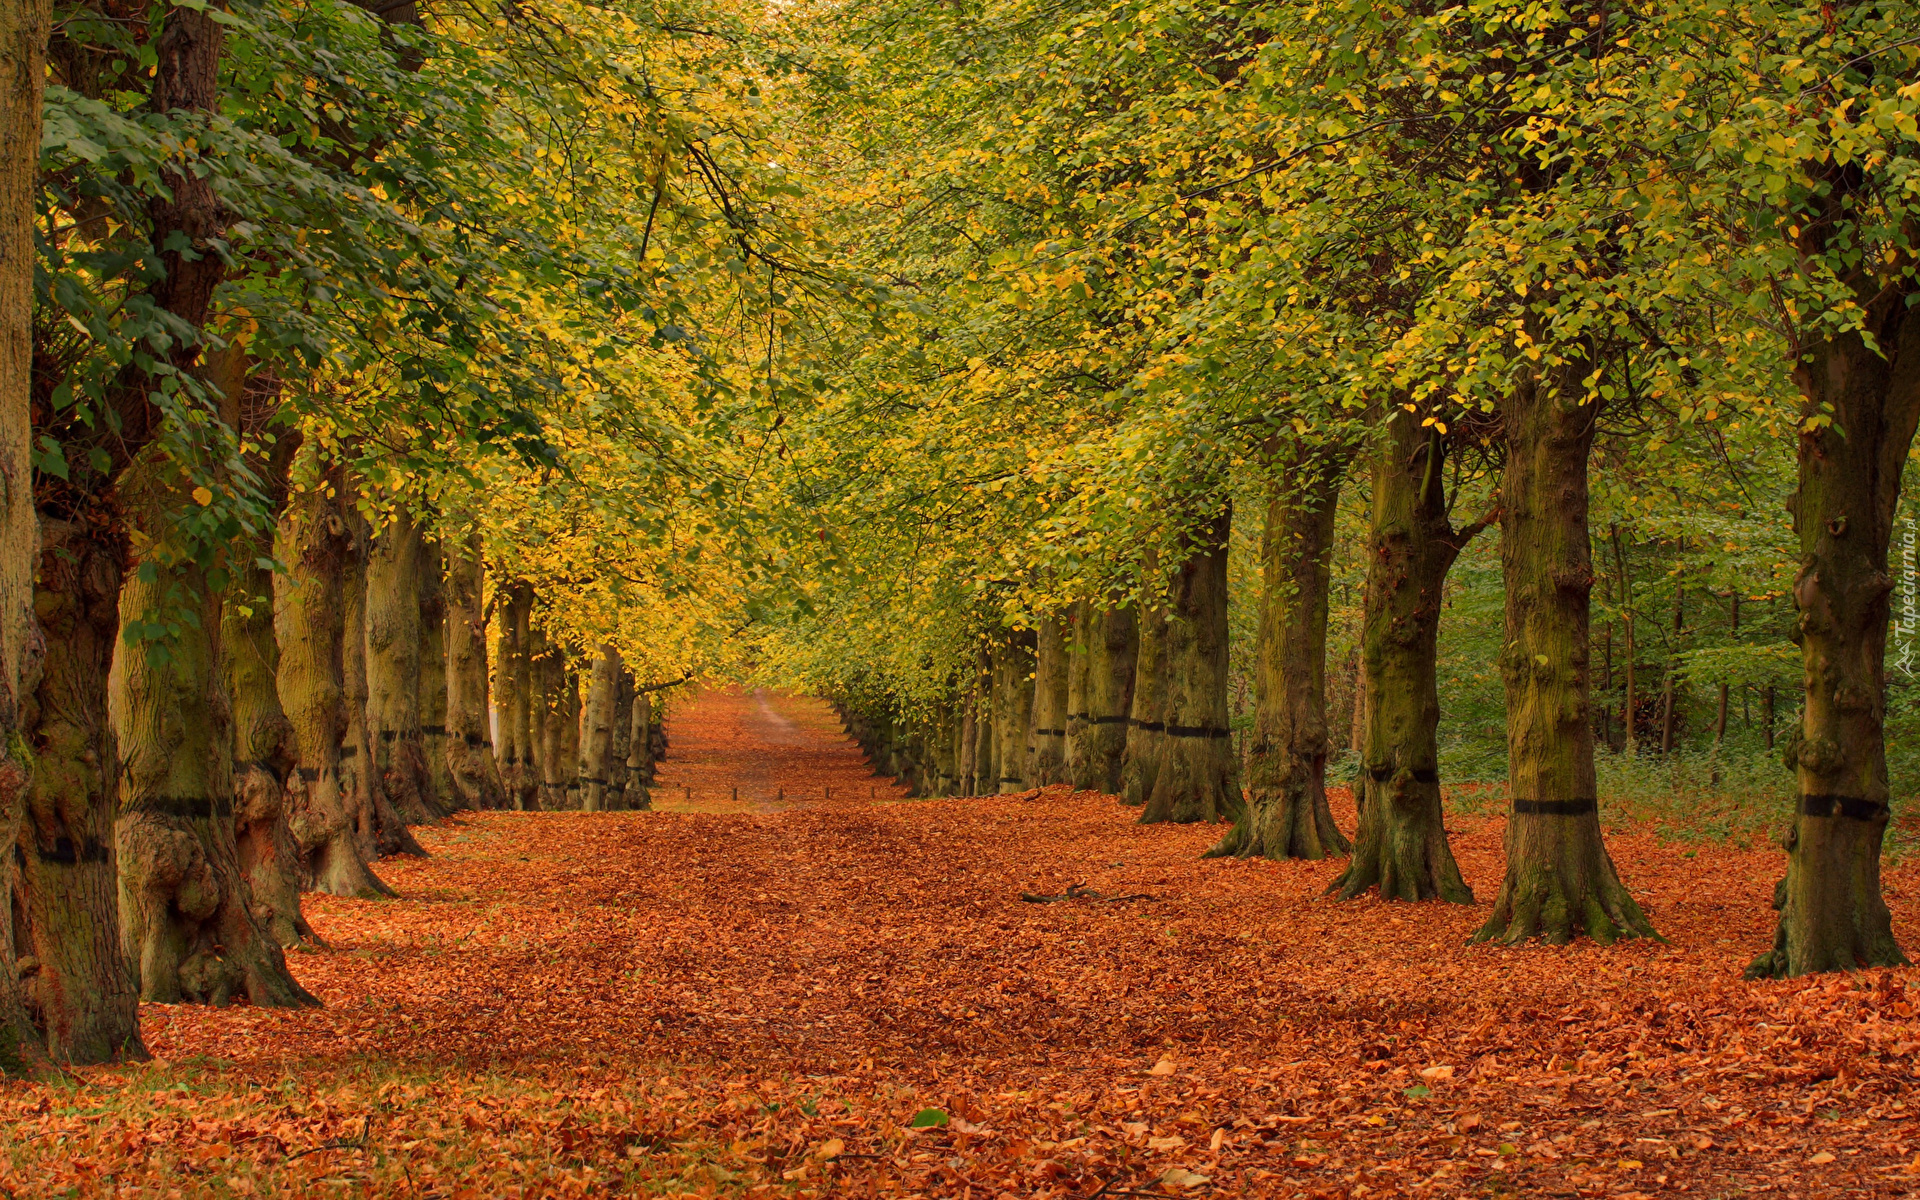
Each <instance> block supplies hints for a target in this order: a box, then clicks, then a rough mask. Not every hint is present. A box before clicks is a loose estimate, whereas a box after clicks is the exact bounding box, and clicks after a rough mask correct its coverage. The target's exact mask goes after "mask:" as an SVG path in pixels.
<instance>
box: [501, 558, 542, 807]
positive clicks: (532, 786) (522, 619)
mask: <svg viewBox="0 0 1920 1200" xmlns="http://www.w3.org/2000/svg"><path fill="white" fill-rule="evenodd" d="M506 611H507V617H506V619H507V620H508V621H510V622H512V625H511V628H512V630H513V661H512V663H511V664H509V665H508V667H507V668H506V669H507V671H508V672H509V673H510V674H511V675H512V678H513V692H512V696H513V701H512V704H511V705H510V706H509V707H508V709H507V721H508V724H509V726H510V727H511V728H512V730H513V740H512V745H513V757H512V769H511V775H510V777H509V778H508V779H507V780H506V781H505V782H506V785H507V790H508V792H509V794H511V795H512V797H513V807H514V808H515V810H517V811H522V812H524V811H526V810H527V809H530V808H536V807H538V806H539V800H538V796H539V790H540V769H539V764H538V762H537V761H536V760H537V759H538V757H539V750H538V738H539V730H540V722H539V719H538V717H537V716H536V714H537V713H538V712H539V711H540V710H539V708H538V700H537V693H538V691H539V686H540V685H539V679H540V676H539V674H538V671H539V668H538V667H537V666H536V664H535V661H534V633H535V631H534V628H533V587H532V585H531V584H529V583H527V582H526V581H525V580H518V581H516V582H515V583H514V585H513V590H512V592H511V593H510V594H509V597H508V604H507V610H506ZM504 642H505V639H504V638H503V639H502V643H503V644H504Z"/></svg>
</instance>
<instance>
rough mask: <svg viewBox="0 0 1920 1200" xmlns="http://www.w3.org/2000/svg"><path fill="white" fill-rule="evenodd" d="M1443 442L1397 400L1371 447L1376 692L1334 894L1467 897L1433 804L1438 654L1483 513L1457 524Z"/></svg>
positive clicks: (1369, 660)
mask: <svg viewBox="0 0 1920 1200" xmlns="http://www.w3.org/2000/svg"><path fill="white" fill-rule="evenodd" d="M1445 445H1446V444H1445V442H1444V441H1443V439H1442V436H1441V434H1440V433H1439V431H1438V430H1436V429H1435V428H1433V427H1432V426H1426V427H1422V426H1420V425H1419V424H1418V422H1417V420H1416V418H1415V416H1414V415H1413V414H1410V413H1407V412H1404V411H1402V410H1401V409H1400V408H1398V406H1396V407H1395V408H1394V410H1393V412H1392V415H1391V417H1390V419H1389V420H1388V422H1387V426H1386V428H1385V430H1383V431H1382V432H1381V434H1380V444H1379V450H1378V453H1377V454H1376V455H1375V456H1374V463H1373V515H1372V521H1371V525H1370V527H1369V533H1368V538H1367V549H1368V554H1367V591H1366V602H1365V618H1364V627H1363V633H1362V642H1363V646H1364V650H1363V653H1362V656H1361V669H1362V670H1363V671H1364V672H1365V680H1366V682H1365V684H1364V686H1365V688H1366V689H1367V694H1368V695H1370V696H1373V697H1374V698H1375V700H1374V703H1373V704H1372V705H1371V706H1370V707H1369V708H1368V710H1367V714H1366V721H1365V725H1366V728H1365V732H1364V735H1363V740H1362V743H1361V745H1362V749H1361V759H1360V776H1359V778H1358V779H1356V780H1355V781H1354V798H1355V800H1356V802H1357V803H1358V804H1359V808H1360V829H1359V834H1358V836H1357V837H1356V838H1355V839H1354V850H1353V861H1352V862H1351V863H1350V864H1348V866H1347V870H1346V872H1345V873H1344V874H1343V875H1341V876H1340V878H1339V879H1337V880H1335V881H1334V884H1333V888H1332V889H1330V890H1333V891H1337V892H1338V893H1339V895H1340V896H1341V898H1342V899H1351V898H1352V897H1354V896H1358V895H1360V894H1361V893H1362V892H1365V891H1366V890H1368V889H1369V888H1378V889H1379V893H1380V897H1381V898H1382V899H1384V900H1432V899H1435V898H1438V899H1442V900H1451V901H1453V902H1455V903H1457V904H1472V903H1473V890H1472V889H1471V888H1469V887H1468V886H1467V884H1466V881H1465V880H1464V879H1462V878H1461V876H1460V867H1459V865H1458V864H1457V863H1456V862H1454V858H1453V849H1452V847H1451V846H1449V845H1448V844H1447V830H1446V820H1445V815H1444V814H1443V813H1442V811H1441V807H1440V744H1439V737H1438V733H1439V726H1440V693H1439V669H1438V657H1437V656H1438V651H1439V633H1440V607H1441V601H1442V599H1443V598H1444V597H1443V595H1442V591H1443V589H1444V588H1445V586H1446V581H1447V572H1448V571H1449V570H1450V569H1451V568H1452V566H1453V561H1454V559H1455V558H1457V557H1459V554H1460V551H1461V550H1462V549H1463V548H1464V547H1465V546H1466V544H1467V542H1468V541H1470V540H1471V539H1472V538H1473V537H1474V536H1475V535H1477V534H1478V533H1479V532H1480V530H1481V529H1482V528H1484V527H1485V523H1484V522H1480V523H1475V524H1473V525H1469V526H1467V527H1465V528H1463V529H1459V530H1456V529H1454V527H1453V522H1452V520H1451V519H1450V518H1449V517H1448V515H1447V495H1446V484H1445V475H1444V474H1443V471H1442V468H1443V466H1444V465H1445V464H1444V458H1445Z"/></svg>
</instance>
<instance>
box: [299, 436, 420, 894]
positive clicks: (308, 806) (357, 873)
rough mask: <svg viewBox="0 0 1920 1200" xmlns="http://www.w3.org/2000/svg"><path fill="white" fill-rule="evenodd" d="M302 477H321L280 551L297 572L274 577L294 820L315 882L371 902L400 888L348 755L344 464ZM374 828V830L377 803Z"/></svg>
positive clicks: (348, 558)
mask: <svg viewBox="0 0 1920 1200" xmlns="http://www.w3.org/2000/svg"><path fill="white" fill-rule="evenodd" d="M297 475H312V476H314V478H313V479H312V481H311V483H310V484H308V486H306V487H304V488H302V489H301V490H298V491H296V492H294V494H293V495H292V496H290V497H289V498H288V501H287V507H286V509H285V511H283V512H282V513H281V516H280V526H279V530H278V532H277V535H276V542H275V555H276V557H278V558H279V560H280V561H281V562H283V563H285V564H286V565H287V570H286V572H285V573H282V574H277V575H275V577H274V579H273V592H274V601H273V633H274V642H275V645H276V646H277V648H278V653H279V662H278V664H277V666H276V670H275V679H274V682H275V691H276V693H277V694H278V695H279V697H280V701H281V705H282V708H283V710H284V712H285V713H286V717H287V720H288V722H289V723H290V724H291V726H292V732H293V759H294V761H293V769H292V771H291V772H290V773H289V774H288V776H287V790H288V795H287V800H288V826H289V828H291V830H292V831H293V838H294V841H295V843H296V844H298V845H299V847H300V850H301V854H302V856H303V858H304V865H303V870H302V875H303V877H304V878H305V880H306V885H307V886H308V887H310V888H312V889H313V890H314V891H317V892H325V893H327V894H329V895H333V896H347V897H351V898H354V899H363V900H367V899H374V898H376V897H379V896H391V895H392V894H393V889H392V888H389V887H388V886H387V885H386V884H385V883H382V882H381V881H380V879H379V878H378V877H377V876H375V875H374V873H373V871H372V870H371V869H370V868H369V867H368V866H367V860H366V859H365V857H363V850H362V842H361V838H360V836H359V835H360V832H361V830H360V824H359V822H357V821H355V820H354V819H352V817H351V816H350V815H349V814H350V808H351V806H350V803H349V793H350V792H351V790H352V789H351V784H350V783H349V782H348V779H349V777H350V776H352V775H353V773H352V772H351V770H350V769H343V765H342V760H341V755H342V753H343V752H344V750H345V746H346V741H347V728H348V722H347V694H346V674H345V667H344V665H343V662H342V653H343V648H344V647H343V639H344V636H345V630H346V604H345V597H346V596H347V594H348V591H349V585H348V582H347V580H348V578H349V576H350V574H351V573H352V572H351V567H352V563H353V558H354V545H353V536H352V534H351V533H350V532H349V528H348V525H347V522H346V520H345V519H344V516H343V514H342V513H341V511H340V507H341V494H342V492H343V491H344V489H343V488H342V487H340V486H339V473H338V471H337V470H335V471H332V472H329V473H327V474H325V475H321V474H319V472H318V471H317V470H312V469H310V470H307V471H303V472H297ZM366 832H367V833H368V834H369V835H371V833H372V814H371V812H370V811H369V812H368V813H367V822H366ZM371 840H372V839H371V837H370V836H369V838H368V841H369V842H371Z"/></svg>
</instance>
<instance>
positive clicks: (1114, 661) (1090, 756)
mask: <svg viewBox="0 0 1920 1200" xmlns="http://www.w3.org/2000/svg"><path fill="white" fill-rule="evenodd" d="M1085 624H1086V630H1087V636H1086V649H1085V651H1084V652H1083V657H1084V658H1085V659H1086V675H1087V683H1086V701H1085V704H1086V708H1085V713H1086V716H1085V722H1086V733H1085V735H1084V746H1083V749H1082V752H1081V757H1080V761H1079V763H1078V764H1077V765H1076V768H1075V771H1074V776H1073V786H1074V787H1076V788H1090V789H1092V790H1093V791H1096V792H1104V793H1106V794H1108V795H1117V794H1119V792H1120V790H1121V771H1122V768H1124V767H1125V765H1126V761H1127V718H1128V716H1129V715H1130V714H1131V712H1132V707H1133V672H1134V667H1135V665H1136V660H1137V659H1138V658H1139V656H1140V627H1139V622H1138V621H1137V620H1136V619H1135V615H1134V606H1133V605H1132V604H1123V603H1120V602H1118V601H1117V600H1114V601H1112V602H1110V606H1109V607H1107V608H1094V607H1092V606H1091V605H1089V606H1088V609H1087V614H1086V620H1085Z"/></svg>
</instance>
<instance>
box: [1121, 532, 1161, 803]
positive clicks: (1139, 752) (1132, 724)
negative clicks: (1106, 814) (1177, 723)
mask: <svg viewBox="0 0 1920 1200" xmlns="http://www.w3.org/2000/svg"><path fill="white" fill-rule="evenodd" d="M1146 574H1147V575H1148V576H1151V575H1152V574H1153V571H1152V569H1151V568H1149V570H1148V571H1147V572H1146ZM1141 603H1142V604H1143V605H1145V606H1146V607H1145V611H1144V612H1142V613H1141V614H1140V617H1139V639H1138V649H1137V651H1136V653H1135V655H1134V667H1133V695H1132V697H1131V698H1130V700H1129V703H1128V706H1127V751H1126V759H1125V761H1124V762H1122V763H1121V764H1120V803H1122V804H1127V805H1133V806H1141V805H1145V804H1146V802H1147V799H1148V798H1149V797H1150V796H1152V795H1153V789H1154V785H1155V784H1156V783H1157V782H1158V781H1159V778H1160V766H1161V763H1162V761H1163V760H1164V758H1165V756H1166V752H1167V738H1166V733H1165V730H1166V727H1167V725H1166V721H1165V719H1164V717H1165V714H1166V691H1167V682H1166V681H1167V606H1166V605H1167V602H1166V601H1165V600H1163V599H1159V598H1155V599H1153V600H1150V601H1149V600H1143V601H1142V602H1141Z"/></svg>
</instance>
